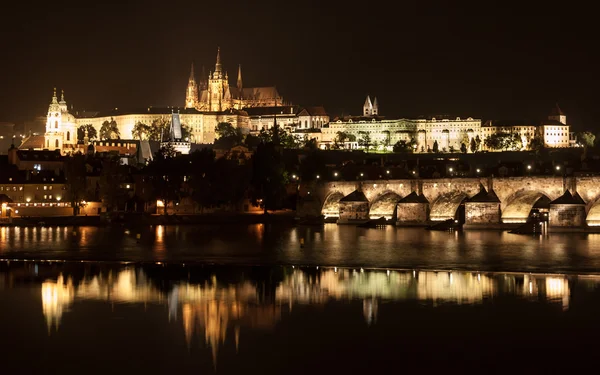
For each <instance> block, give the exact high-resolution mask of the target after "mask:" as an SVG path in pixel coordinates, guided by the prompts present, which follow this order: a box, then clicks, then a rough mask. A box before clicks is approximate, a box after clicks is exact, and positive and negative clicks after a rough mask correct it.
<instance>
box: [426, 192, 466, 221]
mask: <svg viewBox="0 0 600 375" xmlns="http://www.w3.org/2000/svg"><path fill="white" fill-rule="evenodd" d="M466 199H467V194H465V193H463V192H461V191H451V192H449V193H444V194H442V195H440V196H439V197H438V198H437V199H436V200H435V201H434V202H433V204H432V205H431V211H430V212H429V218H430V220H431V221H444V220H448V219H457V218H458V217H457V216H459V215H460V211H459V209H460V208H461V205H463V203H464V202H465V200H466ZM463 209H464V206H463ZM462 212H463V213H464V211H462Z"/></svg>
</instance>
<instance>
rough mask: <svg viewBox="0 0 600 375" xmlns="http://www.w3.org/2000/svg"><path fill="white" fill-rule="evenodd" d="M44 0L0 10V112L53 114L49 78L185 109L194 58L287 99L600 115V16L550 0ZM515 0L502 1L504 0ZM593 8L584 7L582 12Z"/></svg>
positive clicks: (71, 87)
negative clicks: (535, 0)
mask: <svg viewBox="0 0 600 375" xmlns="http://www.w3.org/2000/svg"><path fill="white" fill-rule="evenodd" d="M357 3H358V4H359V5H360V6H358V5H356V6H352V5H351V4H350V2H327V3H326V5H325V4H323V2H318V1H315V2H312V3H311V2H289V1H281V2H270V3H264V2H262V3H260V4H258V3H255V2H247V1H245V2H240V3H236V2H233V1H228V2H223V1H213V2H207V1H196V2H194V3H193V5H189V4H185V3H179V2H173V1H171V2H153V1H149V2H139V3H138V2H130V3H129V4H127V5H106V4H98V5H91V4H88V3H87V2H70V1H60V2H44V3H40V5H36V6H33V5H31V4H29V3H25V2H23V3H22V5H11V10H12V12H4V11H3V12H2V15H0V33H1V35H0V48H1V50H2V51H3V54H2V58H1V61H0V67H1V68H2V69H1V70H0V72H1V74H0V87H1V88H2V89H1V90H0V121H13V122H15V121H16V122H18V121H22V120H25V119H28V118H31V117H33V116H36V115H45V111H46V108H47V105H48V103H49V100H50V97H51V94H52V88H53V87H55V86H56V87H57V88H58V89H59V90H60V89H64V90H65V96H66V100H67V102H68V103H69V107H70V105H71V104H73V105H74V107H75V109H79V110H83V109H85V110H107V109H111V108H114V107H119V108H144V107H147V106H149V105H153V106H167V105H169V106H178V105H179V106H181V105H183V102H184V97H185V87H186V83H187V78H188V75H189V68H190V63H191V62H192V61H193V62H194V63H195V65H196V66H197V69H196V70H197V73H199V72H200V67H201V66H202V65H204V66H205V67H206V69H207V72H208V70H209V69H213V68H214V60H215V54H216V49H217V46H220V47H221V51H222V62H223V65H224V68H225V69H226V70H228V72H229V74H230V82H231V83H232V84H235V77H236V72H237V64H238V63H241V64H242V69H243V78H244V86H245V87H251V86H268V85H276V86H277V88H278V89H279V91H280V92H281V93H282V95H283V96H284V98H285V100H287V101H291V102H292V103H293V104H300V105H324V106H325V107H326V108H327V109H328V111H329V112H330V113H332V114H339V113H345V114H348V113H351V114H359V113H360V112H361V110H362V104H363V102H364V99H365V96H366V95H367V94H370V95H372V96H377V98H378V100H379V103H380V113H381V114H382V115H386V116H388V117H396V116H403V117H414V116H419V115H426V114H450V115H453V116H462V117H466V116H472V117H479V118H482V119H484V120H486V119H490V118H491V119H524V118H529V119H536V120H540V119H542V118H544V117H545V116H547V114H548V112H549V111H550V109H551V107H552V106H553V105H554V103H555V102H558V103H559V105H560V106H561V108H562V109H563V110H564V111H565V112H566V113H567V115H568V120H569V122H570V123H571V124H572V125H574V126H575V128H576V129H577V130H580V129H583V128H590V129H594V128H595V126H596V124H595V121H594V120H595V119H596V118H598V117H600V106H598V105H597V97H598V95H597V88H598V82H599V78H600V77H599V74H598V66H599V65H598V58H597V52H596V49H597V48H598V43H597V34H598V33H597V31H596V28H597V26H596V20H593V19H592V18H591V17H592V16H593V15H594V13H593V12H592V11H591V10H589V9H588V10H586V9H583V8H581V9H570V8H569V5H568V4H561V5H560V6H557V5H556V4H552V3H543V4H544V5H540V4H538V6H534V5H526V4H525V2H522V3H521V4H516V5H514V6H512V7H511V6H508V5H504V6H503V8H499V7H497V6H496V5H494V3H493V2H480V3H479V4H480V5H479V6H478V7H474V6H473V4H471V5H469V6H468V7H467V6H466V5H462V6H458V5H456V4H457V3H455V2H452V3H450V2H448V3H446V2H443V3H438V4H435V5H433V4H434V3H433V2H428V4H429V5H428V6H421V5H406V4H403V3H402V2H390V3H391V4H389V5H386V4H382V3H379V2H370V1H360V2H357ZM503 4H508V3H503ZM588 15H589V16H588Z"/></svg>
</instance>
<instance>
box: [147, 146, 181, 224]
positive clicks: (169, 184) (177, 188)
mask: <svg viewBox="0 0 600 375" xmlns="http://www.w3.org/2000/svg"><path fill="white" fill-rule="evenodd" d="M184 162H187V158H183V157H182V156H177V154H176V152H175V149H173V146H172V145H170V144H169V145H167V146H165V147H161V148H160V149H159V150H158V151H157V152H156V153H155V154H154V158H153V159H152V161H151V162H150V163H149V164H148V166H147V167H146V172H147V174H148V176H149V178H150V181H151V183H152V189H153V192H154V197H155V198H156V199H159V200H162V201H163V204H164V214H165V215H166V214H167V207H168V205H169V203H172V202H175V201H177V200H179V199H180V198H181V197H182V190H181V188H182V184H183V175H184V173H186V172H187V171H188V170H189V162H188V163H187V165H184V164H185V163H184Z"/></svg>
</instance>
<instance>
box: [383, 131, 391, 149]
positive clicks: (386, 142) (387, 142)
mask: <svg viewBox="0 0 600 375" xmlns="http://www.w3.org/2000/svg"><path fill="white" fill-rule="evenodd" d="M383 134H384V135H385V138H384V139H383V145H384V146H385V147H388V146H389V145H390V143H391V141H392V136H391V134H390V131H389V130H384V131H383Z"/></svg>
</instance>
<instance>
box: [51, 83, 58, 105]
mask: <svg viewBox="0 0 600 375" xmlns="http://www.w3.org/2000/svg"><path fill="white" fill-rule="evenodd" d="M52 103H53V104H58V98H57V97H56V87H55V88H54V94H52Z"/></svg>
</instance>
